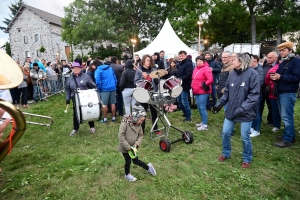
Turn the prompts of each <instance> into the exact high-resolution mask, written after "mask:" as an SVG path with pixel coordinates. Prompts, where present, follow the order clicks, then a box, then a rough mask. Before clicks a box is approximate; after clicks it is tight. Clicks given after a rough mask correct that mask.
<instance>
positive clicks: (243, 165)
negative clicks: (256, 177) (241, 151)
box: [242, 162, 250, 168]
mask: <svg viewBox="0 0 300 200" xmlns="http://www.w3.org/2000/svg"><path fill="white" fill-rule="evenodd" d="M249 167H250V163H247V162H243V163H242V168H249Z"/></svg>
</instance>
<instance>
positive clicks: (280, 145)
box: [274, 140, 293, 148]
mask: <svg viewBox="0 0 300 200" xmlns="http://www.w3.org/2000/svg"><path fill="white" fill-rule="evenodd" d="M292 145H293V143H292V142H285V141H284V140H281V141H279V142H275V143H274V146H275V147H279V148H285V147H290V146H292Z"/></svg>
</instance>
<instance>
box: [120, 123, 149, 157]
mask: <svg viewBox="0 0 300 200" xmlns="http://www.w3.org/2000/svg"><path fill="white" fill-rule="evenodd" d="M142 140H143V129H142V126H141V125H139V126H135V125H133V124H129V123H127V122H121V125H120V128H119V146H118V151H119V152H121V153H128V150H130V147H131V146H133V145H134V144H137V145H138V146H140V145H141V143H142Z"/></svg>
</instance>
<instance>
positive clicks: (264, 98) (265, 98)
mask: <svg viewBox="0 0 300 200" xmlns="http://www.w3.org/2000/svg"><path fill="white" fill-rule="evenodd" d="M262 91H265V90H262ZM265 102H266V103H267V106H268V111H269V112H268V115H267V120H268V123H270V124H273V117H272V115H273V112H272V104H271V101H270V99H269V94H267V93H265V92H263V93H262V99H261V104H260V116H263V115H262V114H263V111H264V108H265Z"/></svg>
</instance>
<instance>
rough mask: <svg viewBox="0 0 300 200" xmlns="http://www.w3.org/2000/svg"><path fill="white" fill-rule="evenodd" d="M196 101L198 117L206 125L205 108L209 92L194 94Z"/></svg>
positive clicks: (206, 115)
mask: <svg viewBox="0 0 300 200" xmlns="http://www.w3.org/2000/svg"><path fill="white" fill-rule="evenodd" d="M195 98H196V103H197V107H198V111H199V113H200V117H201V120H202V123H203V124H205V125H207V124H208V114H207V110H206V102H207V99H209V94H197V95H195Z"/></svg>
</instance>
